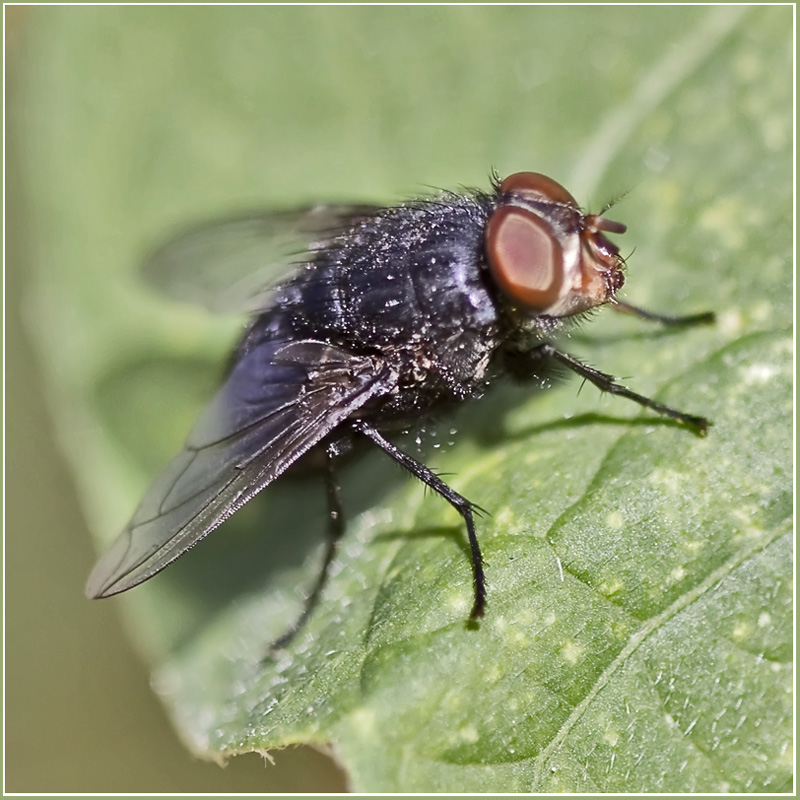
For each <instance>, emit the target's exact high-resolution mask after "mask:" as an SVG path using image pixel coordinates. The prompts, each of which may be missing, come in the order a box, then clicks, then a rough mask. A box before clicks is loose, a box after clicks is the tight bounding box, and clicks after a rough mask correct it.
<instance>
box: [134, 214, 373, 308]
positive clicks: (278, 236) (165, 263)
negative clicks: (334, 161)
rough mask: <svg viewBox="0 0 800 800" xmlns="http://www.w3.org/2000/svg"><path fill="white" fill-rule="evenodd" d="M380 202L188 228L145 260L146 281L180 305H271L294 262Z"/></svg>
mask: <svg viewBox="0 0 800 800" xmlns="http://www.w3.org/2000/svg"><path fill="white" fill-rule="evenodd" d="M378 210H379V207H378V206H368V205H318V206H314V207H309V208H302V209H296V210H293V211H268V212H253V213H245V214H241V215H238V216H232V217H228V218H227V219H220V220H215V221H213V222H207V223H205V224H201V225H198V226H195V227H192V228H189V229H187V230H185V231H183V232H182V233H179V234H178V235H177V236H175V237H173V238H172V239H170V240H168V241H167V242H166V243H164V244H163V245H162V246H160V247H159V248H158V249H156V250H155V251H153V252H152V253H151V254H150V256H149V257H148V258H146V260H145V261H144V263H143V264H142V274H143V276H144V278H145V280H146V281H147V282H148V283H150V284H151V285H153V286H155V287H156V288H157V289H158V290H159V291H161V292H163V293H164V294H166V295H168V296H169V297H172V298H174V299H176V300H180V301H181V302H192V303H195V304H198V305H202V306H205V307H207V308H209V309H211V310H212V311H215V312H234V313H241V312H252V311H257V310H259V309H262V308H264V306H265V305H266V301H267V298H268V297H269V289H270V287H272V286H274V285H275V284H276V283H277V282H279V281H280V280H282V279H283V278H285V277H286V276H287V275H288V274H289V273H290V272H291V267H292V265H294V264H296V263H298V262H299V261H303V260H305V259H306V258H307V257H308V255H309V254H313V253H314V252H316V251H319V250H320V249H322V248H324V247H325V246H326V245H327V244H328V243H329V242H330V241H331V240H332V239H333V238H335V237H336V236H337V235H338V234H339V233H341V232H342V231H343V230H345V229H346V228H348V227H350V226H351V225H353V224H355V223H356V222H357V221H358V220H359V219H363V218H364V217H367V216H371V215H373V214H375V213H376V212H377V211H378Z"/></svg>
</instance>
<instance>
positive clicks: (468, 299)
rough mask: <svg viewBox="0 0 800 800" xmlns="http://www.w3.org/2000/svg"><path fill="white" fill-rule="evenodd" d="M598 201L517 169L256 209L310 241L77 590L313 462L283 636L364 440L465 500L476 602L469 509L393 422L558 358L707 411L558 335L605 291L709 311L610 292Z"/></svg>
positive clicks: (684, 419)
mask: <svg viewBox="0 0 800 800" xmlns="http://www.w3.org/2000/svg"><path fill="white" fill-rule="evenodd" d="M606 210H607V209H606ZM604 213H605V212H603V213H600V214H587V213H584V212H583V211H582V210H581V209H580V207H579V206H578V203H577V202H576V201H575V199H574V198H573V197H572V195H571V194H570V193H569V192H568V191H567V190H566V189H565V188H564V187H563V186H561V185H560V184H559V183H557V182H556V181H554V180H552V179H551V178H548V177H546V176H545V175H541V174H539V173H534V172H518V173H515V174H513V175H510V176H509V177H507V178H505V179H504V180H502V181H501V180H499V178H498V177H497V176H494V178H493V185H492V190H491V191H489V192H479V191H474V192H472V193H469V194H452V193H443V194H441V195H439V196H438V197H432V198H429V199H424V200H418V201H414V202H410V203H407V204H404V205H400V206H397V207H391V208H380V207H375V206H330V207H322V208H317V209H312V210H307V211H305V212H294V213H292V212H284V213H276V214H273V215H270V216H268V217H265V218H264V220H262V221H263V222H265V224H266V222H268V223H269V225H270V226H271V228H274V230H272V229H271V231H270V236H271V237H273V239H274V238H279V234H280V231H290V232H291V236H289V237H288V240H287V241H292V240H293V237H296V238H301V239H303V240H304V243H305V254H304V255H303V256H302V257H301V258H299V259H298V261H297V265H296V271H295V273H294V274H293V275H292V276H291V277H290V278H289V279H288V280H286V281H285V282H284V283H283V284H281V285H279V286H278V287H277V288H276V289H275V290H274V292H273V293H272V294H271V295H270V296H269V297H267V298H266V299H264V298H263V297H261V298H259V301H258V302H259V305H260V308H259V309H258V310H257V312H256V313H255V315H254V316H253V318H252V321H251V322H250V324H249V326H248V327H247V329H246V331H245V333H244V335H243V336H242V337H241V340H240V341H239V344H238V346H237V347H236V349H235V352H234V354H233V358H232V360H231V367H230V371H229V373H228V376H227V379H226V380H225V382H224V384H223V385H222V386H221V388H220V389H219V391H218V393H217V394H216V396H215V397H214V398H213V400H212V401H211V404H210V405H209V406H208V408H207V409H206V411H205V412H204V414H203V415H202V416H201V418H200V419H199V420H198V422H197V423H196V424H195V426H194V428H193V429H192V430H191V432H190V433H189V436H188V438H187V440H186V444H185V447H184V449H183V451H182V452H181V453H180V454H179V455H178V456H177V457H176V458H175V459H174V460H173V461H172V462H171V463H170V464H169V465H168V466H167V467H166V469H165V470H164V472H163V473H162V474H161V475H160V476H159V477H158V478H157V479H156V480H155V482H154V483H153V484H152V486H151V487H150V489H149V490H148V491H147V493H146V494H145V496H144V498H143V499H142V501H141V503H140V505H139V507H138V509H137V510H136V512H135V513H134V515H133V518H132V519H131V521H130V522H129V523H128V525H127V527H126V528H125V530H124V531H123V532H122V534H121V535H120V536H119V538H118V539H117V540H116V542H115V543H114V544H113V545H112V546H111V548H110V549H109V550H108V551H107V552H106V553H105V555H103V557H102V558H101V559H100V561H99V562H98V564H97V565H96V567H95V569H94V571H93V572H92V574H91V576H90V578H89V581H88V585H87V589H86V592H87V594H88V595H89V596H90V597H108V596H110V595H115V594H118V593H120V592H124V591H126V590H128V589H131V588H132V587H134V586H136V585H138V584H140V583H142V582H143V581H146V580H148V579H149V578H151V577H153V576H154V575H155V574H156V573H158V572H159V571H160V570H162V569H164V567H166V566H167V565H168V564H170V563H171V562H172V561H174V560H175V559H176V558H178V557H179V556H180V555H181V554H183V553H184V552H185V551H186V550H188V549H189V548H190V547H192V546H194V545H195V544H197V543H198V542H199V541H200V540H201V539H202V538H203V537H204V536H206V535H207V534H208V533H210V532H211V531H212V530H214V529H215V528H216V527H217V526H219V525H220V524H221V523H222V522H224V521H225V520H226V519H227V518H228V517H230V516H231V515H232V514H233V513H235V512H236V511H237V510H238V509H239V508H241V507H242V506H243V505H244V504H245V503H246V502H247V501H248V500H250V499H251V498H253V497H254V496H255V495H256V494H257V493H258V492H260V491H261V490H262V489H264V488H265V487H266V486H268V485H269V484H271V483H272V482H273V481H275V480H276V479H278V478H280V477H281V476H282V475H283V474H284V473H286V472H287V470H290V469H294V468H295V466H296V465H298V463H305V464H310V463H312V462H313V463H315V464H319V465H320V466H321V468H322V470H323V474H324V476H325V482H326V487H327V497H328V506H329V523H328V536H327V547H326V549H325V554H324V559H323V565H322V569H321V571H320V574H319V577H318V578H317V581H316V583H315V585H314V587H313V589H312V591H311V592H310V594H309V598H308V601H307V603H306V605H305V609H304V611H303V614H302V615H301V616H300V618H299V619H298V621H297V623H296V624H295V625H294V626H293V627H292V628H291V629H290V630H289V631H288V632H287V634H286V636H284V637H283V638H282V639H281V640H280V642H285V641H288V639H289V638H290V637H291V635H292V634H293V633H295V632H296V631H297V630H298V629H299V628H300V626H301V625H302V624H303V622H304V621H305V619H306V618H307V617H308V615H309V614H310V613H311V610H312V609H313V607H314V604H315V602H316V601H317V599H318V597H319V596H320V594H321V592H322V590H323V587H324V585H325V579H326V576H327V573H328V569H329V567H330V565H331V562H332V560H333V558H334V555H335V552H336V545H337V542H338V541H339V540H340V539H341V537H342V535H343V533H344V515H343V512H342V508H341V504H340V501H339V491H338V485H337V482H336V478H335V467H336V463H337V460H338V459H340V458H341V457H342V456H343V455H345V454H346V453H348V452H349V451H350V450H351V449H352V448H353V446H354V445H355V444H356V443H358V442H359V441H364V442H367V443H371V444H372V445H374V446H376V447H378V448H379V449H381V450H382V451H383V452H384V453H386V454H387V455H388V456H389V457H390V458H392V459H394V460H395V461H396V462H397V463H399V464H400V465H401V466H402V467H404V468H405V469H406V470H408V472H410V473H411V474H412V475H414V476H415V477H416V478H418V479H419V480H421V481H422V482H423V483H425V484H427V486H429V487H430V488H431V489H433V491H434V492H436V493H437V494H438V495H440V496H441V497H443V498H444V499H445V500H446V501H447V502H448V503H450V504H451V505H452V506H453V507H454V508H455V509H456V510H457V511H458V512H459V513H460V514H461V516H462V517H463V520H464V524H465V527H466V533H467V538H468V541H469V546H470V551H471V560H472V573H473V585H474V601H473V605H472V611H471V617H472V618H477V617H480V616H482V615H483V614H484V610H485V607H486V598H487V589H486V578H485V575H484V566H483V558H482V555H481V548H480V545H479V542H478V536H477V532H476V526H475V510H476V508H477V507H476V506H475V505H473V503H471V502H470V501H469V500H468V499H467V498H465V497H463V496H462V495H460V494H459V493H458V492H456V491H454V490H453V489H452V488H451V487H450V486H448V485H447V483H445V482H444V481H443V480H442V479H441V478H440V477H439V476H437V475H436V474H435V473H434V472H432V471H431V470H430V469H429V468H428V467H427V466H425V465H424V464H423V463H421V461H419V460H417V459H416V458H414V457H412V456H411V455H409V454H408V453H406V452H404V451H403V450H401V449H400V448H399V447H398V446H396V445H395V444H393V443H392V441H391V440H390V438H388V437H390V436H391V434H392V432H396V431H401V430H406V429H408V428H409V427H411V426H413V425H415V424H417V423H419V422H420V421H424V420H426V419H428V418H430V417H432V416H436V415H439V414H441V413H443V412H445V411H447V410H448V409H450V408H452V407H454V406H457V405H458V404H460V403H462V402H464V401H467V400H471V399H475V398H478V397H480V396H481V395H482V394H483V393H484V392H485V391H486V390H487V388H488V387H489V386H490V385H491V384H492V383H493V382H495V381H497V380H498V379H499V378H501V377H503V376H511V377H513V378H515V379H517V380H522V381H535V380H537V379H538V378H539V377H540V376H541V375H542V371H543V369H544V368H545V366H546V365H547V364H548V363H551V362H556V363H557V364H560V365H561V366H562V367H565V368H566V369H568V370H571V371H572V372H574V373H576V374H577V375H579V376H580V377H582V378H583V379H584V380H586V381H589V382H590V383H592V384H594V385H595V386H597V387H598V388H600V389H601V390H602V391H606V392H609V393H612V394H616V395H620V396H622V397H626V398H628V399H629V400H633V401H634V402H636V403H638V404H640V405H642V406H644V407H646V408H649V409H651V410H652V411H655V412H657V413H659V414H662V415H665V416H667V417H671V418H672V419H674V420H677V421H678V422H680V423H682V424H684V425H686V426H688V427H689V428H690V429H692V430H694V431H695V432H696V433H698V434H700V435H704V434H705V432H706V431H707V429H708V426H709V424H710V423H709V422H708V420H706V419H705V418H703V417H700V416H694V415H691V414H686V413H683V412H682V411H677V410H675V409H673V408H669V407H668V406H665V405H662V404H661V403H658V402H656V401H654V400H651V399H649V398H647V397H644V396H642V395H639V394H636V393H635V392H633V391H631V390H630V389H628V388H626V387H624V386H622V385H620V384H618V383H616V382H615V380H614V379H613V378H612V377H611V376H610V375H607V374H605V373H603V372H600V371H598V370H596V369H594V368H592V367H590V366H588V365H586V364H584V363H582V362H581V361H579V360H578V359H576V358H574V357H573V356H571V355H569V354H567V353H565V352H563V351H561V350H559V349H558V348H557V347H556V346H555V345H554V344H553V343H552V342H551V339H552V337H553V336H554V335H555V334H556V333H557V332H558V330H559V329H560V328H562V327H563V326H564V324H565V323H566V322H567V321H568V320H570V319H574V318H575V317H578V316H579V315H581V314H584V313H585V312H587V311H589V310H591V309H593V308H596V307H598V306H601V305H603V304H609V305H611V307H612V308H614V309H615V310H618V311H624V312H627V313H633V314H636V315H638V316H640V317H643V318H645V319H650V320H655V321H659V322H662V323H666V324H691V323H699V322H710V321H711V320H712V319H713V315H711V314H697V315H694V316H687V317H669V316H662V315H659V314H653V313H650V312H648V311H644V310H642V309H639V308H637V307H635V306H631V305H629V304H627V303H624V302H623V301H621V300H620V299H618V298H617V297H616V294H617V292H618V291H619V289H620V287H621V286H622V285H623V281H624V267H625V262H624V259H623V258H622V257H621V256H620V254H619V249H618V248H617V246H616V245H614V244H612V242H611V241H609V239H608V238H607V234H621V233H624V232H625V230H626V228H625V226H624V225H622V224H621V223H618V222H613V221H611V220H609V219H607V218H606V217H605V216H604ZM234 227H235V226H234ZM225 230H227V231H228V232H230V230H231V226H230V225H228V226H226V227H225ZM205 236H206V234H205V232H203V231H201V232H200V233H198V234H195V235H189V236H188V237H187V238H185V239H183V240H180V239H179V240H177V248H178V250H179V251H185V252H183V253H182V254H183V256H186V255H187V253H188V254H191V250H192V245H193V244H194V243H197V242H198V241H200V242H202V241H203V240H204V237H205ZM211 238H212V240H213V236H212V237H211ZM234 238H235V237H234ZM279 249H280V248H279Z"/></svg>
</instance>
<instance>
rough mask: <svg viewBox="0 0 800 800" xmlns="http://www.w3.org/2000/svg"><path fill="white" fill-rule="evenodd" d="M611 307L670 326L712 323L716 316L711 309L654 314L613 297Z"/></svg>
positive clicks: (623, 312)
mask: <svg viewBox="0 0 800 800" xmlns="http://www.w3.org/2000/svg"><path fill="white" fill-rule="evenodd" d="M610 305H611V308H612V309H614V311H619V312H620V313H622V314H632V315H633V316H634V317H639V319H646V320H648V321H649V322H660V323H661V324H662V325H667V326H672V327H682V326H684V325H712V324H713V323H714V320H715V319H716V316H715V315H714V312H713V311H705V312H703V313H701V314H686V315H685V316H673V315H672V314H656V313H654V312H653V311H647V310H646V309H644V308H639V306H633V305H631V304H630V303H626V302H624V301H623V300H617V299H616V298H614V299H613V300H611V301H610Z"/></svg>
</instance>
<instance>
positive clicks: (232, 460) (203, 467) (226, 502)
mask: <svg viewBox="0 0 800 800" xmlns="http://www.w3.org/2000/svg"><path fill="white" fill-rule="evenodd" d="M392 380H393V378H392V376H391V375H390V374H389V373H388V371H387V370H385V369H384V368H383V367H382V365H381V363H380V362H379V361H378V360H377V359H373V358H370V357H359V356H354V355H352V354H351V353H348V352H346V351H344V350H342V349H340V348H337V347H334V346H332V345H329V344H325V343H322V342H316V341H306V340H303V341H298V342H292V343H286V342H274V341H263V342H261V343H260V344H257V345H256V346H254V347H253V348H251V349H250V350H249V351H248V352H247V353H245V354H244V355H243V356H242V358H241V359H240V360H239V362H238V363H237V364H236V365H235V367H234V368H233V370H232V372H231V374H230V375H229V377H228V380H227V381H226V383H225V384H224V385H223V386H222V388H221V389H220V391H219V392H218V393H217V395H216V397H215V398H214V399H213V401H212V402H211V404H210V406H209V407H208V408H207V409H206V411H205V413H204V414H203V416H202V417H201V418H200V419H199V420H198V422H197V424H196V425H195V426H194V428H193V429H192V431H191V433H190V434H189V437H188V439H187V441H186V444H185V446H184V449H183V451H182V452H181V453H180V454H179V455H178V456H177V457H176V458H175V459H174V460H173V461H172V462H171V463H170V464H169V465H168V466H167V468H166V469H165V470H164V472H163V473H162V474H161V475H160V476H159V477H158V478H157V479H156V480H155V482H154V483H153V484H152V486H151V487H150V489H149V490H148V491H147V493H146V494H145V496H144V498H143V499H142V501H141V503H140V504H139V507H138V509H137V510H136V512H135V513H134V515H133V518H132V519H131V521H130V522H129V523H128V526H127V527H126V528H125V530H124V531H123V532H122V534H121V535H120V536H119V538H118V539H117V540H116V541H115V542H114V544H113V545H112V546H111V548H110V549H109V550H108V551H107V552H106V553H105V555H104V556H103V557H102V558H101V559H100V561H99V562H98V563H97V565H96V566H95V568H94V570H93V571H92V574H91V576H90V577H89V581H88V583H87V586H86V594H87V595H88V596H90V597H108V596H109V595H113V594H118V593H119V592H124V591H125V590H127V589H130V588H132V587H133V586H136V585H137V584H139V583H142V582H143V581H146V580H147V579H148V578H150V577H152V576H153V575H155V574H156V573H157V572H159V571H160V570H162V569H164V567H166V566H167V565H168V564H169V563H171V562H172V561H174V560H175V559H176V558H178V556H180V555H181V554H182V553H184V552H185V551H186V550H188V549H189V548H190V547H192V546H193V545H195V544H196V543H197V542H198V541H200V539H202V538H203V537H204V536H206V535H207V534H208V533H210V532H211V531H212V530H214V528H216V527H217V526H218V525H220V524H221V523H222V522H223V521H224V520H225V519H227V518H228V517H229V516H230V515H231V514H233V513H234V512H235V511H237V510H238V509H239V508H241V507H242V506H243V505H244V504H245V503H246V502H247V501H248V500H250V499H252V498H253V497H254V496H255V495H256V494H257V493H258V492H260V491H261V490H262V489H263V488H264V487H265V486H267V485H268V484H269V483H271V482H272V481H274V480H275V479H276V478H277V477H278V476H279V475H281V474H282V473H283V472H285V470H286V469H287V468H288V467H289V466H291V464H293V463H294V462H295V461H297V459H298V458H300V456H302V455H303V454H304V453H305V452H307V451H308V450H309V449H310V448H311V447H313V446H314V445H315V444H317V443H318V442H319V441H320V440H321V439H322V438H323V437H325V436H326V435H327V434H328V433H330V432H331V431H332V430H333V429H334V428H335V427H336V426H337V425H338V424H339V423H341V422H342V421H343V420H344V419H345V418H346V417H347V416H348V415H349V414H351V413H352V412H353V411H354V410H356V409H358V408H359V407H361V406H362V405H363V404H364V403H366V402H367V400H368V399H369V398H370V397H372V396H374V395H375V394H377V393H381V392H384V391H387V390H388V389H390V388H391V385H392Z"/></svg>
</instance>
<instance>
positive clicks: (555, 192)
mask: <svg viewBox="0 0 800 800" xmlns="http://www.w3.org/2000/svg"><path fill="white" fill-rule="evenodd" d="M500 194H521V195H524V196H527V197H528V198H529V199H531V200H540V201H545V202H550V203H564V204H566V205H570V206H574V207H575V208H577V207H578V203H577V202H576V201H575V198H574V197H573V196H572V195H571V194H570V193H569V192H568V191H567V190H566V189H565V188H564V187H563V186H562V185H561V184H560V183H558V182H557V181H554V180H553V179H552V178H548V177H547V175H542V174H541V173H540V172H515V173H514V174H513V175H509V176H508V177H507V178H506V179H505V180H504V181H503V182H502V183H501V184H500Z"/></svg>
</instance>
